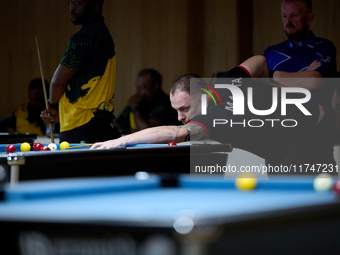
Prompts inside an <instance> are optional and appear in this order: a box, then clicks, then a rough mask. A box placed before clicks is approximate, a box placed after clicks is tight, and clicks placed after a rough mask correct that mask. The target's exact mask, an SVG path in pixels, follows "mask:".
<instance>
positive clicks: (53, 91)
mask: <svg viewBox="0 0 340 255" xmlns="http://www.w3.org/2000/svg"><path fill="white" fill-rule="evenodd" d="M74 74H75V72H74V71H72V70H71V69H69V68H67V67H65V66H63V65H59V66H58V67H57V69H56V70H55V72H54V74H53V77H52V80H51V85H50V98H49V101H50V103H51V104H57V103H58V102H59V99H60V98H61V97H62V95H63V94H64V92H65V90H66V88H67V85H68V82H69V81H70V79H71V78H72V77H73V76H74Z"/></svg>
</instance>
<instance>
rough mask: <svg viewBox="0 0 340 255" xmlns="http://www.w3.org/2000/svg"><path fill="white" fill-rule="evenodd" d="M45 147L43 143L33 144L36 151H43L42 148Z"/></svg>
mask: <svg viewBox="0 0 340 255" xmlns="http://www.w3.org/2000/svg"><path fill="white" fill-rule="evenodd" d="M42 147H43V145H42V144H41V143H35V144H33V150H34V151H41V148H42Z"/></svg>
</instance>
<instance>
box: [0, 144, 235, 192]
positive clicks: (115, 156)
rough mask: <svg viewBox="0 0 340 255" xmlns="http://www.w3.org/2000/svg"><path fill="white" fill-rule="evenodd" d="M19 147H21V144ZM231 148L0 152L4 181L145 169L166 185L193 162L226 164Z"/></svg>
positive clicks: (158, 146)
mask: <svg viewBox="0 0 340 255" xmlns="http://www.w3.org/2000/svg"><path fill="white" fill-rule="evenodd" d="M1 146H3V147H5V146H6V145H1ZM1 146H0V150H1ZM17 146H19V147H18V148H20V144H18V145H17ZM71 146H77V144H71ZM3 149H4V148H3ZM231 151H232V147H231V145H230V144H193V145H188V144H183V145H182V144H178V145H176V146H168V145H167V144H138V145H132V146H128V147H127V148H116V149H96V150H90V149H89V147H86V148H78V149H71V150H58V151H41V152H35V151H29V152H20V150H19V149H18V150H17V152H15V153H9V154H6V153H4V152H3V153H0V172H1V171H2V172H5V173H6V174H5V177H3V182H8V181H11V182H12V183H16V182H18V181H21V180H36V179H51V178H67V177H84V176H87V177H96V176H119V175H129V174H135V173H136V172H138V171H146V172H154V173H162V177H163V181H164V185H176V182H177V179H176V175H177V174H178V173H190V170H192V168H193V167H194V165H205V164H206V165H211V164H219V165H226V163H227V159H228V153H229V152H231ZM166 183H168V184H166Z"/></svg>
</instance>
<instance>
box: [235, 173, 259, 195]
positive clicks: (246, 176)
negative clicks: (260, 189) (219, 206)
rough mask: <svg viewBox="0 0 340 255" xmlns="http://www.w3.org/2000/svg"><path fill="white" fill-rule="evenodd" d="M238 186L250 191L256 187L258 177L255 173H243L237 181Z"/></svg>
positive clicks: (240, 188)
mask: <svg viewBox="0 0 340 255" xmlns="http://www.w3.org/2000/svg"><path fill="white" fill-rule="evenodd" d="M235 185H236V188H237V189H239V190H243V191H249V190H252V189H254V188H255V187H256V185H257V179H256V178H255V176H254V175H253V174H250V173H242V174H240V175H239V176H238V178H237V179H236V181H235Z"/></svg>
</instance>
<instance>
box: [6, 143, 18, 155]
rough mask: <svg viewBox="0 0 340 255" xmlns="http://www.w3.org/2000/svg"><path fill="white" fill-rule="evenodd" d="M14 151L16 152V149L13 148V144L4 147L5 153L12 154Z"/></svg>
mask: <svg viewBox="0 0 340 255" xmlns="http://www.w3.org/2000/svg"><path fill="white" fill-rule="evenodd" d="M16 150H17V148H15V146H14V145H13V144H9V145H7V146H6V149H5V151H6V152H7V153H13V152H15V151H16Z"/></svg>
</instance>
